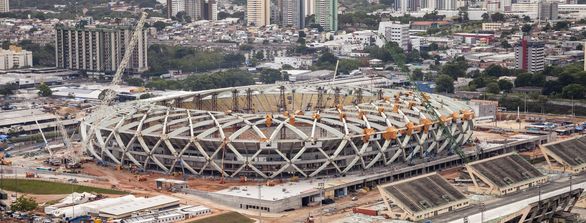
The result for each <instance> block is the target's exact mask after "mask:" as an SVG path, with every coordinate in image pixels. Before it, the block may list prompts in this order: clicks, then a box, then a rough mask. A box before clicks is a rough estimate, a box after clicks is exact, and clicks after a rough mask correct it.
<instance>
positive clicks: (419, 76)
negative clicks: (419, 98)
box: [411, 68, 425, 81]
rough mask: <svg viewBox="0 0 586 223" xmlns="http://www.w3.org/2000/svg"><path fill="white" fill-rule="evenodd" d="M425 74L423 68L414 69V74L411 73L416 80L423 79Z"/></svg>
mask: <svg viewBox="0 0 586 223" xmlns="http://www.w3.org/2000/svg"><path fill="white" fill-rule="evenodd" d="M424 76H425V74H424V73H423V71H421V69H419V68H417V69H415V70H414V71H413V74H412V75H411V79H413V80H416V81H422V80H423V77H424Z"/></svg>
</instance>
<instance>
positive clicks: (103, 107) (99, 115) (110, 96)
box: [74, 12, 147, 159]
mask: <svg viewBox="0 0 586 223" xmlns="http://www.w3.org/2000/svg"><path fill="white" fill-rule="evenodd" d="M146 18H147V13H146V12H142V13H141V16H140V19H139V20H138V23H137V24H136V27H135V28H134V31H133V34H132V37H131V38H130V41H129V42H128V45H127V47H126V49H125V51H124V56H123V57H122V60H121V61H120V64H118V69H117V70H116V73H115V74H114V76H113V77H112V82H111V83H110V84H109V85H108V87H106V89H105V90H104V91H105V93H104V98H103V99H102V101H101V103H100V105H99V106H98V108H97V109H96V110H95V111H94V120H95V121H94V122H93V123H92V126H91V127H90V128H89V131H88V134H87V137H85V139H84V140H83V148H84V150H85V151H91V150H90V149H89V148H90V147H91V146H92V144H91V139H92V136H93V135H94V132H95V131H96V128H99V126H100V124H101V120H102V119H103V118H104V117H106V115H107V114H108V113H110V111H109V109H108V106H109V105H110V103H112V102H113V101H114V99H115V98H116V91H114V90H112V88H113V87H115V86H117V85H119V84H120V83H121V82H122V75H123V74H124V71H125V69H126V67H127V66H128V63H129V62H130V57H131V56H132V54H133V52H134V49H135V48H136V45H137V42H138V38H139V36H140V35H142V34H143V32H142V30H143V27H144V23H145V20H146ZM94 155H95V154H94ZM95 157H98V156H95ZM74 159H75V158H74Z"/></svg>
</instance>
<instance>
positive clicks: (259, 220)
mask: <svg viewBox="0 0 586 223" xmlns="http://www.w3.org/2000/svg"><path fill="white" fill-rule="evenodd" d="M261 188H262V185H261V184H260V182H259V183H258V222H260V223H262V218H261V217H262V209H261V208H260V206H261V204H262V200H261Z"/></svg>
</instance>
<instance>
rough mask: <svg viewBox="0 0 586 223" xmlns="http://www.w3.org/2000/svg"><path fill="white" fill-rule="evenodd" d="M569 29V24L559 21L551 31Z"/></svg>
mask: <svg viewBox="0 0 586 223" xmlns="http://www.w3.org/2000/svg"><path fill="white" fill-rule="evenodd" d="M568 28H570V23H569V22H567V21H559V22H557V23H556V24H555V25H554V26H553V29H554V30H556V31H562V30H566V29H568Z"/></svg>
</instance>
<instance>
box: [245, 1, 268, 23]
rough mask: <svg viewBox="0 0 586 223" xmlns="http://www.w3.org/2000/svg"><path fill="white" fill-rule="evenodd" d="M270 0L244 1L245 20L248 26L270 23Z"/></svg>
mask: <svg viewBox="0 0 586 223" xmlns="http://www.w3.org/2000/svg"><path fill="white" fill-rule="evenodd" d="M270 18H271V1H270V0H248V1H247V2H246V21H247V24H248V25H250V26H255V27H261V26H266V25H269V24H271V19H270Z"/></svg>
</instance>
